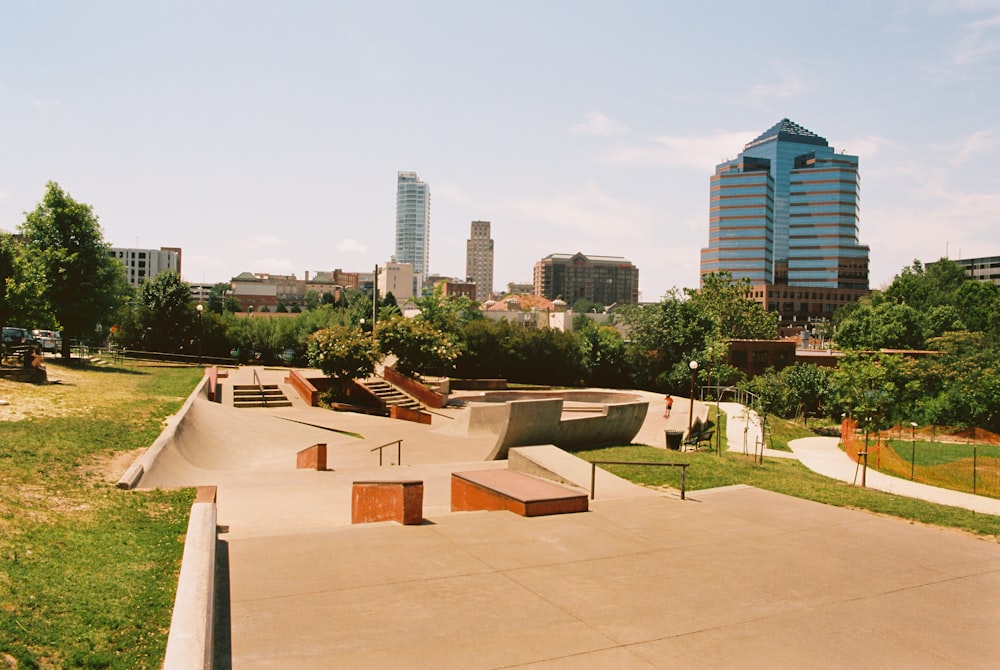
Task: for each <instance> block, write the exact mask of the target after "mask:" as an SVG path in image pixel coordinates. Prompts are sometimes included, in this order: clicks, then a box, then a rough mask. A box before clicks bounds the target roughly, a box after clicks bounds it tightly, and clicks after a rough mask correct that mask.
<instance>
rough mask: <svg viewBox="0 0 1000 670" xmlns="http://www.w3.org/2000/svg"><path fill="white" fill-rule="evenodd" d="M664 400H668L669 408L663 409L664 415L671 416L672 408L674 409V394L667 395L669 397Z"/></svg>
mask: <svg viewBox="0 0 1000 670" xmlns="http://www.w3.org/2000/svg"><path fill="white" fill-rule="evenodd" d="M664 402H666V405H667V408H666V409H665V410H664V411H663V416H664V417H665V418H670V410H671V409H673V407H674V398H673V396H671V395H667V397H666V398H665V399H664Z"/></svg>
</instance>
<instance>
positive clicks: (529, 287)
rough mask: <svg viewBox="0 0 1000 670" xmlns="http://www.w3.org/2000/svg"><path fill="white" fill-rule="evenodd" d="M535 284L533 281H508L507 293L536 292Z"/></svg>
mask: <svg viewBox="0 0 1000 670" xmlns="http://www.w3.org/2000/svg"><path fill="white" fill-rule="evenodd" d="M534 292H535V285H534V284H533V283H531V282H516V281H512V282H507V295H521V294H524V293H532V294H533V293H534Z"/></svg>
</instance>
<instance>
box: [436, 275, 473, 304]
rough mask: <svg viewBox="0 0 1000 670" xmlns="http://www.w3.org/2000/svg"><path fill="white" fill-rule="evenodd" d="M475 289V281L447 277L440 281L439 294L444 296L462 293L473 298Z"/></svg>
mask: <svg viewBox="0 0 1000 670" xmlns="http://www.w3.org/2000/svg"><path fill="white" fill-rule="evenodd" d="M477 290H478V287H477V286H476V283H475V282H468V281H457V280H454V279H447V280H445V281H443V282H441V294H442V295H446V296H452V297H454V296H460V295H464V296H465V297H467V298H472V299H473V300H475V299H476V293H477Z"/></svg>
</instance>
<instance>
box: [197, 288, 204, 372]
mask: <svg viewBox="0 0 1000 670" xmlns="http://www.w3.org/2000/svg"><path fill="white" fill-rule="evenodd" d="M195 309H196V310H198V365H201V334H202V329H201V313H202V311H204V309H205V306H204V305H202V304H201V303H200V302H199V303H198V305H197V306H196V307H195Z"/></svg>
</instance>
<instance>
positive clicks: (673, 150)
mask: <svg viewBox="0 0 1000 670" xmlns="http://www.w3.org/2000/svg"><path fill="white" fill-rule="evenodd" d="M759 134H760V133H759V132H754V131H750V130H748V131H740V132H728V133H716V134H714V135H704V136H701V137H689V136H680V135H677V136H673V135H661V136H659V137H653V138H651V139H650V140H648V141H647V143H646V144H641V145H638V144H637V145H633V146H630V147H623V148H620V149H617V150H615V151H614V152H612V154H611V155H610V160H611V162H612V163H618V164H621V165H637V166H657V167H665V166H682V167H695V168H698V169H700V170H705V169H706V166H712V165H716V164H717V163H721V162H722V161H724V160H728V159H730V158H733V157H735V153H734V151H736V150H738V149H739V148H740V147H742V146H743V145H745V144H746V143H747V142H749V141H750V140H752V139H753V138H754V137H756V136H757V135H759ZM734 147H735V149H734Z"/></svg>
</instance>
